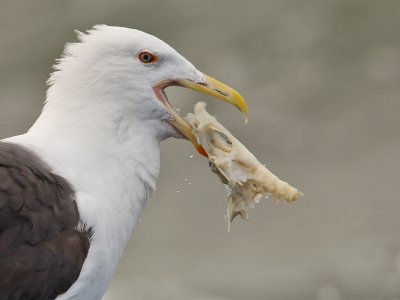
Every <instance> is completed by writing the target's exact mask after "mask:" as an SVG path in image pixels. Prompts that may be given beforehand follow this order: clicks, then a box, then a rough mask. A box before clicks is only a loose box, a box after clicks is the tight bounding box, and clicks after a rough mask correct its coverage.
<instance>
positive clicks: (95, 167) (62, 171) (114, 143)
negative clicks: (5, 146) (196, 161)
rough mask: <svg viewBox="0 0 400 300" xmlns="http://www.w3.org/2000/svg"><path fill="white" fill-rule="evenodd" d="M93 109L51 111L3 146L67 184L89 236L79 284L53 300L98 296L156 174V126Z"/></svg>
mask: <svg viewBox="0 0 400 300" xmlns="http://www.w3.org/2000/svg"><path fill="white" fill-rule="evenodd" d="M74 102H75V103H76V101H74ZM49 105H50V106H49ZM96 107H97V111H94V110H93V109H92V108H90V106H81V107H79V109H75V108H72V107H71V108H69V109H66V107H65V106H64V107H63V108H62V109H57V106H56V105H54V106H51V103H50V104H48V106H47V107H46V108H45V109H44V111H43V113H42V115H41V116H40V117H39V119H38V120H37V122H36V123H35V124H34V126H33V127H32V128H31V129H30V131H29V132H28V133H27V134H25V135H22V136H18V137H14V138H11V139H9V141H11V142H16V143H20V144H22V145H24V146H26V147H29V148H30V149H32V150H34V151H35V152H36V153H37V154H38V155H39V156H40V157H41V158H44V159H45V162H46V163H47V164H48V165H49V166H50V167H51V169H52V171H53V172H54V173H56V174H59V175H61V176H63V177H65V178H66V179H67V180H68V181H69V182H70V183H71V184H72V186H73V187H74V189H75V191H76V192H77V194H76V198H77V203H78V208H79V212H80V215H81V220H82V223H86V224H87V226H88V227H92V230H93V232H94V234H93V241H92V244H91V247H90V249H89V255H88V257H87V259H86V261H85V264H84V266H83V268H82V272H81V275H80V277H79V279H78V281H77V282H76V283H75V284H74V285H73V287H72V288H71V289H70V290H69V291H68V292H67V293H66V294H65V295H64V296H62V297H60V299H70V297H71V295H72V296H74V295H81V296H82V295H86V296H85V297H84V299H98V298H100V297H101V295H102V294H103V293H104V292H105V290H106V288H107V286H108V283H109V281H110V280H111V277H112V274H113V272H114V270H115V268H116V266H117V263H118V260H119V258H120V256H121V255H122V253H123V250H124V248H125V246H126V244H127V243H128V240H129V238H130V236H131V233H132V230H133V228H134V226H135V224H136V223H137V220H138V218H139V216H140V214H141V212H142V210H143V208H144V206H145V205H146V202H147V201H148V199H149V197H150V196H151V194H152V192H153V191H154V190H155V184H156V179H157V177H158V174H159V168H160V146H159V143H160V140H161V138H160V137H159V136H158V134H157V131H156V128H157V126H160V125H159V124H158V123H159V122H160V121H157V120H137V119H135V118H134V115H131V114H130V113H129V112H127V111H123V112H122V111H121V113H118V111H115V110H114V111H110V109H108V110H104V108H101V107H100V108H99V105H97V106H96ZM102 111H103V112H104V111H106V112H107V113H105V114H104V113H100V112H102ZM156 122H158V123H157V124H155V123H156ZM94 278H96V279H95V280H96V283H94V284H87V282H88V281H92V280H94ZM88 287H90V289H89V288H88ZM79 299H81V298H79Z"/></svg>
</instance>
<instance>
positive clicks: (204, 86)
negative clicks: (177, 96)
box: [153, 74, 248, 157]
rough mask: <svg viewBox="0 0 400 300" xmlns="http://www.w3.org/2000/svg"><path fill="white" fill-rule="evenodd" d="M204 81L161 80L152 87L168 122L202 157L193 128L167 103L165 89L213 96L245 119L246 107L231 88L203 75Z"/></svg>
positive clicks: (201, 150) (203, 152)
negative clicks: (165, 112) (183, 90)
mask: <svg viewBox="0 0 400 300" xmlns="http://www.w3.org/2000/svg"><path fill="white" fill-rule="evenodd" d="M203 76H204V79H205V80H204V81H202V82H194V81H191V80H187V79H174V80H163V81H161V82H159V83H158V84H156V85H155V86H153V90H154V94H155V95H156V97H157V98H158V100H159V101H160V102H161V103H162V104H163V105H164V106H165V107H166V108H167V110H168V111H169V113H170V114H171V116H172V118H171V120H168V122H169V123H170V124H171V125H172V126H174V127H175V128H176V129H177V130H178V131H179V132H181V133H182V134H183V136H185V137H186V138H187V139H188V140H189V141H190V142H192V144H193V145H194V146H195V148H196V150H197V151H198V152H199V153H200V154H201V155H203V156H205V157H208V155H207V153H206V151H205V150H204V148H203V147H202V146H201V145H200V144H199V143H198V141H197V138H196V137H195V136H194V134H193V128H192V126H190V125H189V123H188V122H186V121H185V120H184V119H183V118H182V117H181V116H180V115H179V114H178V112H177V111H176V110H175V109H174V108H173V107H172V105H171V103H170V102H169V101H168V98H167V95H166V94H165V91H164V90H165V89H166V88H167V87H169V86H181V87H184V88H189V89H192V90H195V91H198V92H200V93H203V94H206V95H209V96H213V97H215V98H217V99H220V100H223V101H225V102H228V103H230V104H232V105H234V106H236V107H237V108H238V109H239V110H240V111H241V112H242V113H243V114H244V115H245V117H246V121H247V113H248V106H247V103H246V101H245V100H244V99H243V97H242V96H241V95H240V94H239V93H238V92H237V91H236V90H234V89H232V88H231V87H229V86H227V85H225V84H223V83H221V82H219V81H218V80H216V79H214V78H212V77H210V76H207V75H204V74H203Z"/></svg>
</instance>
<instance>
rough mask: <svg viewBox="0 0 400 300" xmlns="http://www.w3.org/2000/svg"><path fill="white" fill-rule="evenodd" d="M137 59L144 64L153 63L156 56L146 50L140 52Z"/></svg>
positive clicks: (156, 59) (155, 60) (156, 58)
mask: <svg viewBox="0 0 400 300" xmlns="http://www.w3.org/2000/svg"><path fill="white" fill-rule="evenodd" d="M138 59H139V60H140V61H141V62H142V63H144V64H154V63H156V62H157V61H158V56H157V55H155V54H152V53H150V52H148V51H143V52H140V53H139V55H138Z"/></svg>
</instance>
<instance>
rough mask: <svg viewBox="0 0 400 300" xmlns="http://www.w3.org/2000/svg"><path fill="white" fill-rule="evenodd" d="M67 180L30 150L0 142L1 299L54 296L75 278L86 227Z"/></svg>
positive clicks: (86, 245)
mask: <svg viewBox="0 0 400 300" xmlns="http://www.w3.org/2000/svg"><path fill="white" fill-rule="evenodd" d="M78 223H79V212H78V209H77V206H76V202H75V200H74V191H73V190H72V188H71V186H70V184H69V183H68V182H67V181H66V180H65V179H63V178H62V177H59V176H57V175H55V174H52V173H51V172H49V171H48V168H47V167H46V166H45V164H44V163H42V162H41V161H40V160H39V159H38V158H37V157H36V156H35V155H34V154H33V153H32V152H30V151H28V150H26V149H24V148H22V147H21V146H17V145H14V144H11V143H4V142H0V299H1V300H3V299H4V300H5V299H10V300H11V299H12V300H17V299H21V300H22V299H24V300H29V299H40V300H46V299H54V298H56V297H57V296H58V295H60V294H63V293H65V292H66V291H67V290H68V288H69V287H70V286H71V285H72V284H73V283H74V282H75V281H76V279H77V278H78V276H79V273H80V271H81V268H82V265H83V262H84V260H85V258H86V256H87V253H88V250H89V246H90V242H89V239H90V232H81V231H78V230H77V229H76V228H77V226H78Z"/></svg>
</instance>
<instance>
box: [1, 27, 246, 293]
mask: <svg viewBox="0 0 400 300" xmlns="http://www.w3.org/2000/svg"><path fill="white" fill-rule="evenodd" d="M77 39H78V40H77V42H75V43H69V44H67V45H66V46H65V49H64V52H63V55H62V57H61V58H60V59H59V60H57V62H56V64H55V66H54V72H53V73H52V74H51V76H50V78H49V80H48V85H49V88H48V90H47V94H46V101H45V104H44V107H43V110H42V112H41V114H40V116H39V117H38V119H37V120H36V122H35V123H34V124H33V125H32V127H31V128H30V129H29V131H28V132H26V133H25V134H22V135H19V136H14V137H10V138H6V139H3V140H1V141H0V299H2V300H3V299H13V300H18V299H24V300H27V299H28V300H29V299H40V300H46V299H57V300H66V299H82V300H92V299H93V300H97V299H101V298H102V296H103V295H104V293H105V292H106V290H107V287H108V285H109V283H110V281H111V279H112V276H113V273H114V271H115V269H116V267H117V265H118V261H119V260H120V258H121V256H122V254H123V252H124V249H125V247H126V245H127V243H128V241H129V239H130V237H131V234H132V232H133V230H134V228H135V225H136V224H137V222H138V219H139V217H140V215H141V213H142V211H143V209H144V208H145V206H146V204H147V202H148V201H149V199H150V198H151V196H152V194H153V192H154V190H155V188H156V180H157V177H158V175H159V169H160V142H161V141H163V140H165V139H167V138H170V137H175V138H183V139H187V140H189V141H190V142H192V143H193V145H194V147H195V148H196V149H197V151H198V152H199V153H200V154H202V155H203V156H207V153H206V152H205V151H204V149H203V148H202V146H201V145H199V143H198V141H197V140H196V138H195V136H194V135H193V132H192V127H191V126H190V125H189V124H188V123H187V122H186V121H185V120H184V119H183V118H182V117H181V116H180V115H179V114H178V113H177V111H176V110H175V109H174V108H173V107H172V105H171V104H170V102H169V100H168V98H167V96H166V94H165V92H164V90H165V89H166V88H167V87H169V86H180V87H184V88H189V89H192V90H195V91H198V92H201V93H204V94H207V95H210V96H213V97H215V98H217V99H220V100H224V101H226V102H228V103H230V104H232V105H234V106H236V107H237V108H238V109H239V110H240V111H241V112H243V113H244V114H247V112H248V107H247V104H246V102H245V100H244V99H243V97H242V96H241V95H240V94H239V93H238V92H237V91H235V90H234V89H232V88H230V87H228V86H226V85H224V84H223V83H221V82H219V81H217V80H216V79H214V78H212V77H210V76H207V75H205V74H204V73H202V72H200V71H199V70H198V69H196V67H194V65H193V64H192V63H190V62H189V61H188V60H186V59H185V58H184V57H183V56H181V55H180V54H179V53H178V52H177V51H176V50H174V49H173V48H172V47H171V46H169V45H168V44H166V43H165V42H163V41H161V40H160V39H158V38H156V37H154V36H152V35H150V34H147V33H144V32H142V31H139V30H135V29H130V28H123V27H114V26H107V25H97V26H94V27H93V28H92V29H90V30H88V31H87V32H85V33H81V32H77Z"/></svg>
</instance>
